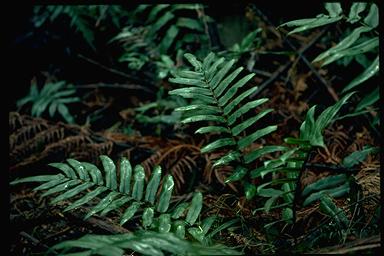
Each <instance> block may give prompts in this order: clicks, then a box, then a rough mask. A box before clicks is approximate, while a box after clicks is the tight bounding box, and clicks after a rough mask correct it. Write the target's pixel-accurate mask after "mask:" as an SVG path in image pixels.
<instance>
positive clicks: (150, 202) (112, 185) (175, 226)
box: [11, 155, 214, 241]
mask: <svg viewBox="0 0 384 256" xmlns="http://www.w3.org/2000/svg"><path fill="white" fill-rule="evenodd" d="M100 159H101V161H102V164H103V170H104V173H105V176H104V177H103V175H102V172H101V171H100V170H99V169H98V168H97V167H96V166H95V165H93V164H90V163H87V162H79V161H77V160H75V159H67V163H68V164H67V163H52V164H50V166H52V167H55V168H58V169H60V171H61V172H62V174H61V173H60V174H55V175H40V176H33V177H27V178H22V179H18V180H15V181H13V182H11V184H12V185H14V184H18V183H24V182H39V183H42V184H41V185H40V186H38V187H36V188H35V190H47V191H46V192H44V193H43V194H42V196H43V197H45V196H48V195H51V194H55V193H59V195H58V196H56V197H55V198H53V199H52V201H51V203H52V204H57V203H59V202H61V201H63V200H68V199H70V198H73V197H74V196H77V195H79V194H80V193H83V192H85V194H84V195H83V196H82V197H80V198H79V199H77V200H76V201H75V202H73V203H72V204H71V205H69V206H68V207H66V208H65V210H64V211H69V210H74V209H76V208H77V207H79V206H81V205H83V204H86V203H88V202H90V201H91V200H92V199H93V198H95V197H98V196H101V195H102V194H105V196H103V197H102V199H101V200H100V201H99V203H98V204H97V205H96V206H94V207H92V208H91V209H90V210H89V212H88V213H87V215H86V216H85V219H87V218H89V217H91V216H92V215H94V214H96V213H100V215H102V216H103V215H106V214H107V213H108V212H110V211H112V210H118V209H120V208H122V207H123V206H125V205H126V206H128V207H126V209H125V211H124V213H123V215H122V216H121V218H120V224H121V225H123V224H124V223H126V222H127V221H128V220H130V219H132V218H133V217H134V216H135V215H137V213H138V212H139V210H140V211H141V210H142V213H141V217H142V226H143V227H144V228H145V229H157V230H158V231H159V232H160V233H167V232H170V231H171V230H172V232H175V234H176V235H177V236H178V237H181V238H184V236H185V228H186V227H189V228H188V232H189V233H190V234H191V235H192V236H193V237H195V238H196V239H197V240H199V241H203V240H204V236H205V234H206V232H207V231H208V229H209V227H210V226H211V225H212V223H213V221H214V217H210V218H208V219H206V220H203V222H202V223H203V224H202V225H205V226H206V229H205V230H202V229H201V228H199V229H198V230H197V228H196V227H195V226H194V224H195V223H198V218H199V216H200V212H201V208H202V201H203V198H202V194H201V193H200V192H196V193H195V194H194V196H193V198H192V202H191V203H182V204H179V205H178V206H177V207H175V208H174V209H173V210H172V211H171V210H170V207H169V206H170V199H171V195H172V191H173V187H174V182H173V177H172V176H171V175H167V176H165V177H164V179H163V182H162V185H160V181H161V168H160V166H157V167H155V168H154V170H153V172H152V174H151V177H150V179H149V181H148V183H147V184H145V172H144V169H143V167H142V166H141V165H137V166H135V167H134V168H132V166H131V164H130V162H129V161H128V160H127V159H124V158H123V159H122V160H121V161H120V165H119V167H120V168H119V171H120V172H119V175H118V174H117V173H118V172H117V170H116V166H115V164H114V163H113V161H112V160H111V159H110V158H109V157H107V156H105V155H101V156H100ZM160 191H161V192H160ZM157 194H159V196H157ZM184 215H186V216H185V219H184V220H181V217H182V216H184ZM204 223H205V224H204Z"/></svg>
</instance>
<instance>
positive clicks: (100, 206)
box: [84, 191, 119, 219]
mask: <svg viewBox="0 0 384 256" xmlns="http://www.w3.org/2000/svg"><path fill="white" fill-rule="evenodd" d="M118 195H119V193H117V192H115V191H112V192H110V193H109V194H108V195H106V196H105V197H104V198H103V199H101V200H100V202H99V203H98V204H97V205H96V206H95V207H93V208H92V209H91V210H90V211H89V212H88V213H87V215H85V217H84V219H88V218H89V217H91V216H92V215H94V214H95V213H98V212H99V211H102V210H104V209H105V208H106V207H107V206H108V205H109V204H110V203H111V202H112V201H113V199H114V198H115V197H116V196H118Z"/></svg>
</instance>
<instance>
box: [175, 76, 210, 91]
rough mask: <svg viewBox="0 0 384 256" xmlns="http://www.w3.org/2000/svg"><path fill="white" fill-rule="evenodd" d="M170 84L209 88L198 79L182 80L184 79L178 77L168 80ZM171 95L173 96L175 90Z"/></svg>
mask: <svg viewBox="0 0 384 256" xmlns="http://www.w3.org/2000/svg"><path fill="white" fill-rule="evenodd" d="M168 81H169V82H171V83H175V84H182V85H195V86H199V87H202V88H204V87H208V85H207V84H206V83H204V82H203V81H201V80H197V79H191V78H182V77H176V78H169V79H168ZM169 94H170V95H173V94H174V93H173V90H172V91H170V92H169Z"/></svg>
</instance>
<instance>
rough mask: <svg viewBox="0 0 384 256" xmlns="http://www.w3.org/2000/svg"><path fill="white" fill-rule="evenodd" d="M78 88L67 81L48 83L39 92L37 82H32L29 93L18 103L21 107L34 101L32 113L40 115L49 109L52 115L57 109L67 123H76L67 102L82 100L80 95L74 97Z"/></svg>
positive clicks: (51, 115)
mask: <svg viewBox="0 0 384 256" xmlns="http://www.w3.org/2000/svg"><path fill="white" fill-rule="evenodd" d="M75 93H76V89H75V87H74V86H73V85H71V84H67V83H66V82H65V81H59V82H50V83H46V84H45V85H44V87H43V88H42V89H41V91H40V92H39V89H38V88H37V84H36V83H34V82H33V83H32V85H31V88H30V91H29V95H27V96H25V97H24V98H22V99H20V100H18V101H17V103H16V105H17V107H18V108H21V107H22V106H24V105H25V104H27V103H32V109H31V115H32V116H37V117H40V116H42V114H43V113H44V112H45V111H46V110H47V109H48V112H49V115H50V117H53V116H54V115H55V113H56V111H58V112H59V114H60V115H61V116H62V117H63V118H64V119H65V121H66V122H67V123H74V119H73V116H72V115H71V114H70V113H69V110H68V107H67V106H66V104H68V103H74V102H80V98H79V97H74V96H73V94H75Z"/></svg>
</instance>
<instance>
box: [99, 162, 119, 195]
mask: <svg viewBox="0 0 384 256" xmlns="http://www.w3.org/2000/svg"><path fill="white" fill-rule="evenodd" d="M99 157H100V160H101V162H102V164H103V167H104V172H105V183H106V186H107V187H108V188H110V189H112V190H116V189H117V176H116V166H115V164H114V163H113V161H112V159H111V158H109V157H108V156H106V155H101V156H99Z"/></svg>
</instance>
